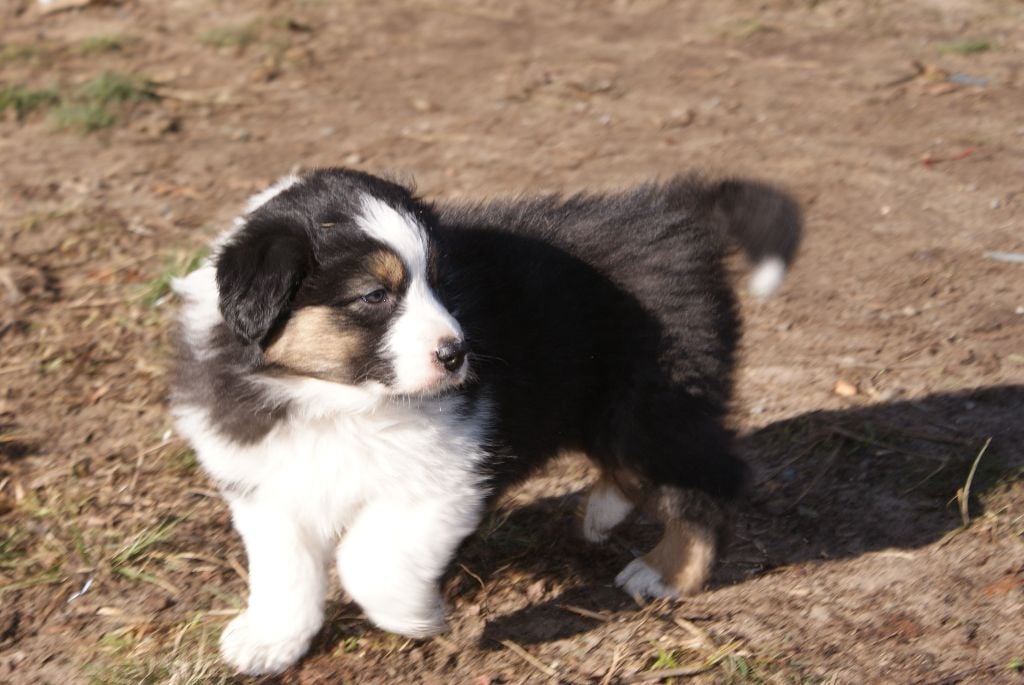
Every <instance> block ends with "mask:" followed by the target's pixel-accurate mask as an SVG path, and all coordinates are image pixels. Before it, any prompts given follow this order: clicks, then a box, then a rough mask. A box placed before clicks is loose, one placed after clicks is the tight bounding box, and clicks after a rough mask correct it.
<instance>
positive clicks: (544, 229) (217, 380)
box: [178, 169, 800, 508]
mask: <svg viewBox="0 0 1024 685" xmlns="http://www.w3.org/2000/svg"><path fill="white" fill-rule="evenodd" d="M363 194H371V195H373V196H376V197H377V198H379V199H381V200H384V201H385V202H387V203H388V204H390V205H392V206H393V207H396V208H400V209H402V210H404V211H406V212H408V213H409V214H411V215H412V216H415V217H416V218H417V219H418V220H419V221H420V223H421V224H422V225H423V226H424V227H425V228H426V229H427V231H428V235H429V236H430V238H431V252H430V265H431V274H432V277H433V278H432V280H436V283H435V287H436V288H437V290H438V294H439V297H440V298H441V300H442V301H443V302H444V304H445V305H446V306H447V307H448V308H449V310H450V311H451V313H452V314H453V315H454V317H455V318H456V319H457V320H458V321H459V322H460V324H461V325H462V327H463V329H464V331H465V334H466V338H467V342H468V344H469V347H470V350H471V352H470V358H469V359H470V362H469V363H470V365H471V369H472V377H471V378H472V380H471V381H470V382H469V384H467V385H465V386H463V387H461V388H457V389H455V390H451V391H450V392H457V393H462V394H464V395H465V396H466V397H467V398H468V399H469V400H470V401H471V402H474V401H479V399H480V398H481V397H486V398H487V399H488V401H492V402H494V404H495V409H496V411H495V414H496V416H497V423H496V425H495V426H494V427H493V431H492V434H491V435H490V436H489V444H490V445H491V447H492V449H493V459H492V460H491V461H490V463H489V464H488V474H487V475H488V477H489V478H490V480H491V481H492V482H493V484H494V485H496V486H499V487H500V486H501V485H504V484H506V483H508V482H511V481H514V480H516V479H518V478H521V477H522V476H524V475H525V474H527V473H528V472H529V471H530V470H531V469H533V468H535V467H537V466H539V465H540V464H542V463H543V462H544V461H545V460H546V459H548V458H550V457H552V456H554V455H556V454H558V453H560V452H563V451H581V452H584V453H586V454H587V455H588V456H590V457H591V458H592V459H593V460H595V461H596V462H597V463H599V464H601V465H602V466H604V467H606V468H607V469H609V470H613V471H614V470H617V469H625V470H627V471H629V472H631V473H634V474H636V475H637V476H638V477H640V478H642V479H643V480H644V481H646V482H647V484H648V485H654V486H657V485H663V486H669V487H671V488H679V489H681V490H688V491H694V490H695V491H699V492H703V493H706V494H708V495H710V496H712V497H713V498H715V499H716V500H720V501H727V500H729V499H731V498H733V497H735V496H736V495H737V494H738V492H739V490H740V488H741V485H742V482H743V477H744V473H745V468H744V465H743V463H742V462H741V461H740V460H739V459H738V458H737V457H736V456H735V455H734V453H733V451H732V447H731V436H730V433H729V431H728V430H727V429H726V428H725V424H724V417H725V414H726V411H727V407H728V402H729V398H730V394H731V390H732V369H733V366H734V360H735V351H736V344H737V339H738V335H739V320H738V316H737V311H736V300H735V297H734V294H733V290H732V288H731V286H730V284H729V283H728V281H727V277H726V273H725V270H724V267H723V264H722V260H723V257H724V255H725V254H726V252H727V250H728V249H729V245H730V242H729V239H730V238H732V239H734V240H735V241H736V242H738V243H739V244H740V246H741V247H742V248H743V249H744V251H745V252H746V253H747V255H748V256H749V257H750V258H751V259H752V260H755V261H756V260H760V259H763V258H765V257H768V256H778V257H781V258H782V259H783V261H785V262H786V263H788V262H790V261H791V260H792V258H793V256H794V254H795V251H796V248H797V245H798V243H799V238H800V216H799V211H798V209H797V206H796V204H795V203H794V202H793V201H792V200H791V199H790V198H789V197H788V196H786V195H785V194H783V193H781V192H779V191H777V190H775V189H773V188H771V187H769V186H766V185H762V184H758V183H750V182H745V181H725V182H721V183H710V182H706V181H703V180H701V179H699V178H696V177H678V178H675V179H672V180H671V181H669V182H667V183H662V184H649V185H645V186H641V187H639V188H637V189H635V190H632V191H629V192H626V193H620V194H611V195H576V196H573V197H570V198H567V199H563V198H559V197H556V196H551V197H542V198H538V199H526V200H512V201H502V202H492V203H486V204H478V205H451V206H440V207H436V208H435V207H433V206H431V205H429V204H427V203H425V202H423V201H420V200H418V199H416V198H415V197H414V196H413V195H412V194H411V192H409V191H408V190H406V189H405V188H403V187H401V186H399V185H396V184H393V183H390V182H387V181H383V180H381V179H377V178H374V177H372V176H368V175H366V174H362V173H358V172H352V171H347V170H340V169H328V170H322V171H318V172H314V173H311V174H309V175H308V176H306V177H305V178H304V180H303V181H302V182H301V183H299V184H297V185H295V186H293V187H291V188H289V189H287V190H285V191H284V192H282V193H281V194H279V195H278V196H276V197H275V198H273V199H272V200H270V201H269V202H267V203H266V204H265V205H264V206H262V207H260V208H259V209H258V210H256V211H255V212H253V214H252V215H250V217H248V220H247V224H246V226H245V228H244V229H243V230H242V231H241V232H240V233H239V234H237V235H236V236H235V237H234V238H233V239H232V240H231V241H230V242H229V243H228V244H227V245H226V246H225V247H224V248H223V250H222V252H221V253H220V255H219V257H218V261H217V282H218V286H219V288H220V293H221V310H222V312H223V314H224V317H225V320H226V321H227V323H228V326H229V327H230V329H231V331H232V332H233V333H234V336H235V340H233V341H232V340H229V339H227V338H225V339H224V340H222V341H220V343H218V344H219V345H220V347H218V348H217V349H218V350H219V352H218V355H220V356H218V357H216V358H214V359H211V360H208V361H207V362H204V363H199V362H197V361H196V360H192V362H193V363H191V364H189V363H185V364H180V365H179V368H184V369H191V370H190V371H189V372H188V373H189V374H191V377H190V378H187V379H183V381H182V382H179V384H178V387H179V388H184V389H188V388H191V389H190V390H183V391H187V392H205V393H206V394H207V395H210V396H212V397H211V398H208V399H214V401H219V402H221V403H223V404H224V405H225V409H224V412H223V414H222V415H221V417H220V420H221V421H222V423H221V425H222V427H223V429H224V430H225V432H227V433H228V434H229V435H231V436H232V437H234V438H236V439H242V438H244V439H246V440H252V439H258V438H259V437H260V436H261V435H263V434H265V432H266V430H269V427H270V426H272V425H273V423H274V421H276V420H279V419H280V418H281V417H283V416H284V415H286V414H287V407H286V406H280V407H269V408H268V406H267V400H266V398H262V399H261V398H260V397H256V396H252V395H253V392H255V391H253V390H252V389H251V388H250V387H249V386H246V383H245V378H246V375H247V374H251V373H258V372H260V370H261V367H260V360H259V354H258V347H259V345H257V343H260V342H261V341H264V342H265V341H266V340H268V339H272V336H273V334H274V331H275V327H277V326H279V325H281V323H282V322H283V321H286V320H287V317H288V316H289V313H290V312H291V311H293V310H294V309H296V308H300V307H302V306H308V305H309V304H317V303H331V301H332V298H339V297H340V298H342V299H343V298H344V297H347V296H350V295H351V294H350V293H344V292H339V291H340V290H342V289H343V288H342V286H341V281H339V280H338V279H337V278H334V279H333V280H332V276H331V274H338V273H343V272H344V263H345V260H346V259H347V258H349V257H350V256H351V255H352V254H353V253H354V252H355V253H358V252H360V251H362V250H365V249H368V246H369V243H372V241H370V240H369V239H368V238H366V237H365V235H362V234H361V233H360V232H359V229H358V228H357V227H356V226H355V225H354V217H356V216H358V214H359V211H358V206H357V205H356V204H355V203H357V202H358V201H359V198H360V197H361V196H362V195H363ZM328 229H329V230H328ZM359 325H368V324H366V322H361V323H360V324H359ZM246 350H249V351H246ZM252 350H256V351H252ZM375 353H376V350H373V349H368V350H367V355H368V359H367V362H366V364H367V368H373V364H372V359H371V357H372V356H373V355H374V354H375ZM186 361H188V360H186ZM218 365H220V366H218ZM380 373H381V374H386V371H385V370H384V369H383V368H381V369H380ZM204 374H205V375H206V376H207V377H206V378H205V379H200V378H197V377H198V376H201V375H204ZM368 377H374V376H372V375H371V376H368ZM382 379H383V380H385V381H386V378H384V377H383V376H382ZM197 387H198V388H205V391H204V390H197V389H196V388H197ZM249 397H252V400H251V402H248V401H247V399H246V398H249ZM261 402H262V403H261ZM250 419H251V423H252V425H249V426H248V427H246V424H247V421H248V420H250ZM669 499H671V498H669ZM679 508H683V507H682V505H680V506H679Z"/></svg>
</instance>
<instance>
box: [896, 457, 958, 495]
mask: <svg viewBox="0 0 1024 685" xmlns="http://www.w3.org/2000/svg"><path fill="white" fill-rule="evenodd" d="M947 466H949V458H948V457H947V458H946V459H943V460H942V463H941V464H939V465H938V466H936V467H935V469H934V470H933V471H932V472H931V473H929V474H928V475H927V476H925V477H924V478H922V479H921V480H919V481H918V482H917V483H915V484H914V485H911V486H910V487H909V488H907V489H906V490H904V491H903V492H901V493H900V494H901V495H906V494H909V493H911V492H913V491H914V490H917V489H918V488H919V487H921V486H922V485H924V484H925V483H927V482H928V481H930V480H931V479H932V478H934V477H935V476H936V475H937V474H938V473H939V471H941V470H942V469H944V468H946V467H947Z"/></svg>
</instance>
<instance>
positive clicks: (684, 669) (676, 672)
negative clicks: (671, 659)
mask: <svg viewBox="0 0 1024 685" xmlns="http://www.w3.org/2000/svg"><path fill="white" fill-rule="evenodd" d="M714 667H715V664H699V665H693V666H680V667H679V668H665V669H662V670H660V671H644V672H642V673H634V674H633V675H628V676H625V677H624V678H623V679H622V682H624V683H646V682H650V681H652V680H664V679H665V678H685V677H687V676H695V675H700V674H701V673H706V672H707V671H710V670H711V669H712V668H714Z"/></svg>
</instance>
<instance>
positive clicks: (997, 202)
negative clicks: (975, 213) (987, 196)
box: [988, 197, 1003, 209]
mask: <svg viewBox="0 0 1024 685" xmlns="http://www.w3.org/2000/svg"><path fill="white" fill-rule="evenodd" d="M1002 205H1003V203H1002V201H1001V200H1000V199H999V198H998V197H997V198H995V199H994V200H992V202H989V203H988V206H989V207H990V208H992V209H999V208H1000V207H1001V206H1002Z"/></svg>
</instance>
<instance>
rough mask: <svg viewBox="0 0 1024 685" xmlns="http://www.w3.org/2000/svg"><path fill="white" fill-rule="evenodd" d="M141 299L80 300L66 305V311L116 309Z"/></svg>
mask: <svg viewBox="0 0 1024 685" xmlns="http://www.w3.org/2000/svg"><path fill="white" fill-rule="evenodd" d="M137 299H139V298H138V297H134V296H133V297H116V298H112V299H109V300H79V301H78V302H71V303H68V304H66V305H64V309H91V308H93V307H116V306H117V305H122V304H125V303H126V302H132V301H134V300H137Z"/></svg>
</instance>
